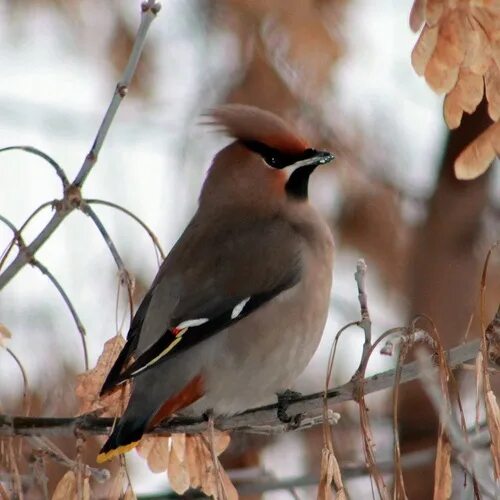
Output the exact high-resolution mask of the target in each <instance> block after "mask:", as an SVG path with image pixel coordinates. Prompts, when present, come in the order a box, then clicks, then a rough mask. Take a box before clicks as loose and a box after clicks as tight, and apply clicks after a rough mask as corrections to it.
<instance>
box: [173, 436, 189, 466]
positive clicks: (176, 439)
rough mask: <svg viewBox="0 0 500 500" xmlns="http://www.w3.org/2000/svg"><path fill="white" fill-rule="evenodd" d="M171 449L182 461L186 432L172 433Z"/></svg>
mask: <svg viewBox="0 0 500 500" xmlns="http://www.w3.org/2000/svg"><path fill="white" fill-rule="evenodd" d="M171 439H172V451H173V452H174V453H175V454H176V455H177V458H178V459H179V460H180V461H181V462H183V461H184V454H185V451H186V434H172V436H171Z"/></svg>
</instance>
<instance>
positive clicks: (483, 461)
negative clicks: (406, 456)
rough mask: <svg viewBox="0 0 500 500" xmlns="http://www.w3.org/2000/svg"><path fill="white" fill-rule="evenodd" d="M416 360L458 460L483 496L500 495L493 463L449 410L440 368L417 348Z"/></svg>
mask: <svg viewBox="0 0 500 500" xmlns="http://www.w3.org/2000/svg"><path fill="white" fill-rule="evenodd" d="M417 359H418V363H419V365H420V376H419V378H420V379H421V381H422V387H423V388H424V390H425V392H426V393H427V395H428V396H429V398H430V399H431V401H432V404H433V406H434V408H435V409H436V411H437V412H438V414H439V421H440V423H441V424H442V425H443V426H444V428H445V430H446V434H447V435H448V438H449V440H450V443H451V444H452V446H453V448H454V450H455V451H456V452H458V453H457V457H456V458H457V461H458V462H459V463H460V464H461V466H462V467H463V468H464V470H466V471H468V472H469V474H470V475H471V476H472V477H474V478H475V479H476V481H477V482H478V484H479V486H480V488H481V490H482V493H483V494H484V495H486V496H487V497H488V498H498V494H499V493H500V491H499V489H498V487H497V486H496V485H495V483H494V482H493V481H492V480H491V478H490V476H489V471H490V470H491V466H489V464H488V458H487V454H486V453H480V452H479V450H477V449H475V448H474V447H473V446H472V445H471V444H470V443H469V442H468V439H467V437H466V436H464V434H463V432H462V430H461V429H460V426H459V424H458V422H457V421H456V419H455V418H454V416H453V415H452V413H451V411H450V408H449V405H448V403H447V397H446V396H445V395H443V394H442V392H441V390H440V389H439V387H440V383H439V381H438V376H437V369H436V368H434V367H433V365H432V361H431V359H430V358H429V357H428V356H425V355H424V354H423V353H422V352H420V351H417ZM485 455H486V456H485Z"/></svg>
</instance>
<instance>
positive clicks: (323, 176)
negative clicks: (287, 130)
mask: <svg viewBox="0 0 500 500" xmlns="http://www.w3.org/2000/svg"><path fill="white" fill-rule="evenodd" d="M162 3H163V9H162V11H161V13H160V15H159V16H158V18H157V19H156V20H155V21H154V23H153V25H152V28H151V30H150V33H149V34H148V37H147V45H146V48H145V52H144V54H143V57H142V59H141V61H140V64H139V67H138V71H137V73H136V76H135V78H134V80H133V82H132V85H131V88H130V91H129V94H128V96H127V98H126V100H125V101H124V102H123V104H122V106H121V108H120V110H119V112H118V115H117V117H116V119H115V121H114V123H113V125H112V128H111V131H110V133H109V136H108V138H107V139H106V142H105V144H104V147H103V149H102V152H101V154H100V157H99V161H98V163H97V165H96V166H95V168H94V170H93V171H92V172H91V174H90V176H89V178H88V180H87V182H86V184H85V186H84V191H83V194H84V196H85V197H89V198H100V199H106V200H109V201H112V202H114V203H118V204H120V205H123V206H125V207H127V208H128V209H129V210H131V211H132V212H133V213H135V214H136V215H137V216H139V217H140V218H141V219H143V220H144V221H145V222H146V223H147V224H148V225H149V226H150V227H151V228H152V229H153V231H154V232H155V233H156V235H157V236H158V238H159V241H160V242H161V244H162V246H163V248H164V249H165V250H166V251H168V249H169V248H170V247H171V246H172V245H173V243H174V242H175V240H176V239H177V237H178V236H179V234H180V232H181V231H182V229H183V227H184V225H185V224H186V222H187V221H188V220H189V218H190V216H191V215H192V213H193V212H194V209H195V207H196V203H197V196H198V192H199V189H200V187H201V184H202V182H203V178H204V173H205V171H206V170H207V168H208V167H209V164H210V161H211V158H212V157H213V155H214V153H215V152H216V151H218V150H219V149H220V148H221V147H223V146H224V145H226V144H227V143H228V139H227V138H225V137H222V136H220V135H219V134H217V133H215V132H214V131H213V130H210V129H208V128H207V127H204V126H202V125H201V124H200V121H201V120H200V114H201V113H202V112H204V111H205V110H207V109H208V108H210V107H213V106H216V105H217V104H219V103H224V102H239V103H245V104H253V105H257V106H260V107H262V108H265V109H269V110H271V111H274V112H275V113H277V114H279V115H281V116H283V117H284V118H286V119H287V120H289V121H290V122H293V123H294V124H295V125H296V127H297V128H298V129H300V130H301V131H302V133H303V134H304V135H305V136H306V137H309V138H310V139H311V142H312V143H313V144H314V145H316V146H317V147H320V148H326V149H329V150H331V151H333V152H335V154H336V156H337V160H336V161H335V164H334V166H333V168H324V169H322V170H321V173H318V174H317V175H315V176H314V177H313V180H312V186H311V199H312V201H313V203H314V204H315V205H316V206H317V207H318V208H319V209H320V210H321V211H322V212H323V214H324V215H325V217H326V218H327V219H328V221H329V222H330V224H331V227H332V230H333V233H334V237H335V240H336V247H337V255H336V266H335V271H334V287H333V293H332V299H331V312H330V317H329V320H328V324H327V328H326V331H325V335H324V339H323V342H322V344H321V346H320V349H319V350H318V352H317V353H316V355H315V357H314V359H313V361H312V362H311V364H310V366H309V367H308V369H307V371H306V372H305V373H304V374H303V376H302V377H301V379H300V380H299V381H298V382H297V387H296V389H298V390H300V391H302V392H317V391H319V390H321V389H322V387H323V385H324V379H325V373H326V364H327V359H328V352H329V349H330V346H331V343H332V339H333V337H334V336H335V333H336V332H337V331H338V330H339V328H340V327H341V326H342V325H344V324H345V323H347V322H349V321H353V320H356V319H358V317H359V310H358V307H359V306H358V303H357V292H356V286H355V282H354V279H353V273H354V271H355V266H356V260H357V259H358V258H360V257H363V258H365V260H366V262H367V264H368V293H369V303H370V308H371V314H372V320H373V328H374V332H375V333H376V334H377V335H378V334H380V333H382V332H384V331H385V330H387V329H388V328H390V327H394V326H399V325H404V324H406V322H407V321H408V320H409V319H411V318H412V317H413V316H414V314H415V313H426V314H428V315H429V316H431V317H432V318H433V320H434V321H435V323H436V325H437V327H438V329H439V331H440V334H441V337H442V339H443V342H444V344H445V346H446V347H451V346H454V345H458V344H459V343H460V342H462V341H463V338H464V336H465V333H466V331H467V329H468V327H469V322H470V318H471V315H472V314H473V313H474V312H475V311H477V306H478V297H479V283H480V273H481V269H482V265H483V262H484V258H485V255H486V252H487V250H488V248H489V247H490V245H491V244H492V243H493V242H494V241H495V239H498V236H499V233H500V231H499V227H500V196H499V193H500V178H499V177H500V176H499V175H498V169H490V170H489V171H488V172H487V173H486V174H485V175H483V176H482V177H480V178H478V179H477V180H475V181H471V182H461V181H457V180H456V179H455V178H454V175H453V168H452V167H453V160H454V159H455V157H456V156H457V154H458V153H459V152H460V151H461V150H462V149H463V148H464V146H465V145H467V144H468V143H469V142H470V141H471V140H472V139H473V138H474V137H476V136H477V135H478V134H479V133H480V132H481V131H482V130H484V129H485V128H486V127H487V126H488V125H489V123H491V122H490V120H489V118H488V116H487V114H486V112H485V106H480V107H479V108H478V110H477V111H476V112H475V113H474V114H473V115H471V116H466V117H464V120H463V123H462V125H461V127H460V128H458V129H457V130H456V131H454V132H452V133H450V132H449V131H448V130H447V128H446V126H445V124H444V121H443V118H442V98H440V97H438V96H436V95H435V94H433V92H432V91H431V90H430V89H429V87H428V86H427V84H426V83H425V81H424V80H423V79H422V78H419V77H418V76H417V75H416V74H415V72H414V70H413V69H412V67H411V64H410V54H411V50H412V48H413V46H414V44H415V41H416V38H417V36H416V35H415V34H414V33H412V32H411V30H410V28H409V24H408V16H409V12H410V10H411V7H412V0H379V1H377V2H373V1H370V0H293V1H291V2H281V1H279V0H252V1H250V0H219V1H214V0H198V1H192V2H183V1H180V0H164V1H163V2H162ZM138 22H139V2H138V1H135V0H129V1H127V2H124V1H119V0H112V1H111V0H110V1H108V2H93V1H91V0H66V1H59V0H24V1H23V2H17V1H13V0H10V1H9V0H3V1H0V67H1V68H2V71H1V78H0V148H1V147H6V146H11V145H18V144H27V145H31V146H35V147H38V148H40V149H41V150H43V151H45V152H46V153H47V154H49V155H51V156H52V157H53V158H54V159H56V160H57V161H58V162H59V164H60V165H62V166H63V168H64V169H65V171H66V173H67V175H68V177H69V178H70V179H72V178H73V177H74V176H75V174H76V172H77V171H78V169H79V168H80V166H81V164H82V162H83V159H84V158H85V155H86V154H87V152H88V150H89V148H90V146H91V143H92V141H93V138H94V136H95V133H96V131H97V128H98V126H99V124H100V120H101V119H102V116H103V114H104V111H105V109H106V107H107V105H108V103H109V100H110V98H111V95H112V93H113V91H114V87H115V84H116V81H117V79H118V78H119V75H120V73H121V71H122V69H123V67H124V65H125V63H126V61H127V58H128V55H129V52H130V49H131V46H132V44H133V40H134V37H135V32H136V29H137V26H138ZM58 197H61V192H60V181H59V179H58V178H57V177H56V176H55V175H54V173H53V171H51V170H50V168H49V167H48V166H47V165H46V164H44V163H43V162H42V160H41V159H39V158H37V157H35V156H30V155H27V154H24V153H20V152H5V153H2V154H1V155H0V213H1V214H2V215H3V216H5V217H7V218H8V219H10V220H11V221H12V222H13V223H14V224H16V225H17V226H20V225H21V224H22V223H23V221H24V220H25V219H26V217H28V215H29V214H30V213H31V212H32V211H33V210H34V209H35V208H36V207H37V206H39V205H40V204H41V203H43V202H45V201H47V200H51V199H55V198H58ZM94 208H95V211H96V212H97V213H98V215H99V217H100V218H101V220H102V221H103V223H104V224H105V226H106V228H107V230H108V232H109V233H110V235H111V237H112V239H113V241H114V242H115V244H116V247H117V249H118V251H119V253H120V255H121V256H122V258H123V260H124V263H125V265H126V267H127V269H128V270H129V271H130V272H131V274H132V275H133V276H134V278H135V280H136V289H135V297H134V298H135V301H136V304H137V302H138V301H140V299H141V297H142V294H143V293H144V291H145V290H146V289H147V287H148V286H149V284H150V282H151V280H152V279H153V277H154V275H155V272H156V269H157V266H158V263H157V259H156V257H155V252H154V249H153V246H152V244H151V241H150V239H149V237H148V236H147V234H146V233H145V232H144V231H143V230H142V229H141V228H140V227H139V226H138V225H137V224H136V223H135V222H134V221H132V220H131V219H129V218H127V217H126V216H124V215H123V214H121V213H119V212H116V211H114V210H112V209H111V208H108V207H105V206H95V207H94ZM51 215H52V214H51V209H50V208H47V209H45V210H44V211H42V212H41V213H40V214H39V215H38V216H37V217H36V219H35V220H34V221H33V222H32V223H30V225H29V226H28V228H27V230H26V232H25V239H26V241H31V239H32V238H33V237H35V236H36V235H37V234H38V232H39V231H40V230H41V229H42V228H43V227H44V225H45V224H46V223H47V221H48V220H49V218H50V217H51ZM11 237H12V233H11V231H10V229H9V228H8V227H6V226H4V225H0V247H1V248H2V249H3V248H4V247H6V246H7V245H8V243H9V241H10V239H11ZM37 257H38V258H39V260H40V261H41V262H42V263H43V264H44V265H45V266H46V267H47V268H49V269H50V270H51V272H52V273H53V274H54V275H55V277H56V278H57V279H58V280H59V282H60V283H61V285H62V286H63V287H64V289H65V290H66V292H67V294H68V296H69V297H70V299H71V301H72V302H73V304H74V306H75V308H76V310H77V311H78V314H79V315H80V318H81V320H82V323H83V324H84V325H85V328H86V330H87V343H88V347H89V357H90V366H94V365H95V362H96V360H97V358H98V356H99V354H100V352H101V351H102V347H103V344H104V342H105V341H106V340H107V339H109V338H110V337H113V336H114V335H115V334H116V333H117V331H121V332H122V333H123V334H124V335H125V334H126V332H127V322H128V317H127V312H126V311H127V309H126V307H127V303H126V300H125V295H126V293H125V292H124V290H123V289H122V290H121V291H120V294H119V296H118V288H119V276H118V272H117V269H116V266H115V264H114V261H113V259H112V257H111V254H110V253H109V250H108V248H107V247H106V245H105V244H104V242H103V240H102V238H101V236H100V234H99V233H98V231H97V229H96V228H95V226H94V225H93V224H92V222H91V220H90V219H88V218H87V217H86V216H85V215H83V214H82V213H80V212H74V213H72V214H71V215H70V216H69V217H68V218H67V219H66V220H65V221H64V223H63V224H62V226H61V227H60V228H59V229H58V230H57V231H56V232H55V234H54V235H53V236H52V237H51V239H50V240H49V241H48V242H47V244H45V245H44V246H43V248H42V249H41V250H40V251H39V252H38V254H37ZM490 272H491V275H490V276H491V278H490V292H489V295H488V297H489V298H488V303H487V315H486V317H487V318H491V317H492V316H493V313H494V310H495V308H496V307H497V306H498V297H499V296H500V280H499V279H498V277H499V276H500V262H499V259H498V257H496V258H495V257H494V258H493V260H492V263H491V267H490ZM495 300H496V304H495ZM0 323H2V324H4V325H5V326H6V327H8V329H9V330H10V332H11V333H12V338H11V339H10V341H9V344H8V346H9V348H10V349H11V350H12V351H13V352H14V353H15V354H16V355H17V356H18V358H19V359H20V360H21V362H22V364H23V366H24V368H25V370H26V372H27V376H28V380H29V387H30V392H31V394H32V397H33V408H32V414H33V415H45V416H56V415H58V416H60V415H73V414H75V412H76V410H77V402H76V400H75V397H74V393H73V390H74V383H75V379H74V376H75V375H76V374H77V373H80V372H82V371H84V364H83V352H82V346H81V341H80V339H79V334H78V331H77V329H76V327H75V324H74V322H73V320H72V318H71V316H70V314H69V311H68V309H67V307H66V306H65V304H64V303H63V301H62V300H61V297H60V296H59V295H58V293H57V291H56V290H55V288H54V287H53V286H52V284H51V283H50V282H49V281H48V279H47V278H46V277H45V276H43V275H42V274H41V273H40V272H39V271H38V270H37V269H34V268H31V267H28V266H27V267H25V268H24V269H23V270H22V271H21V272H20V273H19V274H18V275H17V276H16V277H15V278H14V279H13V280H12V281H11V282H10V283H9V284H8V286H6V287H5V289H3V290H2V292H1V294H0ZM470 332H471V333H470V335H471V336H472V335H477V334H478V328H477V314H476V316H475V317H474V319H473V321H472V324H471V326H470ZM362 342H363V332H362V331H361V330H359V331H357V330H356V329H351V330H350V331H349V332H348V334H346V335H344V337H343V339H342V341H341V343H340V346H339V352H338V354H337V358H336V359H337V362H336V364H335V367H334V375H333V380H332V383H331V385H332V386H333V385H339V384H342V383H344V382H346V381H348V380H349V378H350V377H351V376H352V374H353V372H354V370H355V368H356V367H357V364H358V363H359V359H360V355H361V346H362ZM393 363H394V361H393V360H392V359H390V358H387V357H383V356H381V355H379V354H378V353H375V354H374V356H373V357H372V361H371V362H370V365H369V373H376V372H379V371H382V370H384V369H387V368H389V367H391V366H392V365H393ZM467 383H469V384H473V383H474V379H473V378H471V379H470V380H469V381H468V379H467V375H465V376H464V384H465V386H466V387H467ZM22 391H23V382H22V377H21V374H20V372H19V369H18V367H17V366H16V364H15V363H14V361H13V360H12V359H11V358H10V357H9V356H8V355H7V353H6V352H5V351H0V410H1V412H3V413H10V414H15V413H20V412H21V404H22ZM423 398H424V396H423V394H421V392H420V390H419V387H418V385H417V384H415V385H407V386H405V390H404V391H403V392H402V399H401V406H400V424H401V436H402V446H403V453H406V452H411V451H414V450H416V449H420V448H424V449H425V448H426V447H428V446H431V445H433V444H434V443H435V432H436V427H435V426H436V422H435V419H434V415H433V411H432V410H431V407H430V405H429V404H428V403H427V402H425V401H424V399H423ZM368 404H369V407H370V410H371V412H370V415H371V418H372V422H373V425H374V430H375V440H376V443H377V452H378V454H379V459H380V461H381V462H388V461H390V460H391V457H392V433H391V432H392V431H391V426H390V418H391V408H390V394H389V393H388V392H387V393H386V392H383V393H377V394H375V395H374V396H372V397H369V398H368ZM335 411H338V412H340V413H341V415H342V419H341V422H340V423H339V424H338V425H337V426H336V427H335V428H334V436H335V442H336V449H337V453H338V458H339V460H340V463H341V468H342V467H345V468H346V470H347V469H348V468H349V467H351V469H352V470H353V471H354V473H353V474H350V475H347V476H346V477H347V478H349V479H347V487H348V490H349V492H350V493H351V495H352V498H364V495H368V494H369V492H370V491H371V489H370V481H369V479H367V477H366V476H364V475H363V474H361V473H356V470H357V469H356V467H357V465H362V464H363V463H364V457H363V453H362V448H361V440H360V433H359V424H358V421H357V408H356V406H355V405H354V403H349V404H345V405H342V406H340V407H338V408H335ZM470 422H472V419H471V421H470ZM321 439H322V437H321V429H320V428H318V429H313V430H311V431H307V432H301V433H289V434H287V435H283V436H278V437H273V438H259V439H255V438H250V437H248V436H247V437H241V436H235V437H233V442H232V445H231V449H230V450H229V451H228V452H226V454H225V458H224V461H225V465H226V468H227V469H229V470H234V469H236V468H243V469H244V470H245V471H246V473H247V475H250V476H252V474H254V475H260V476H262V477H266V478H271V479H272V478H277V479H283V480H287V479H290V478H302V483H303V484H306V485H307V484H309V486H308V487H300V488H296V491H295V493H296V494H297V495H298V496H299V498H313V497H314V495H315V491H316V487H315V486H314V484H315V480H317V477H318V474H319V461H320V459H321V446H322V441H321ZM91 441H92V440H91ZM58 443H59V445H60V446H61V447H63V449H65V450H66V452H67V453H68V454H70V455H71V454H73V455H74V443H73V442H72V440H70V439H68V440H66V441H65V440H58ZM97 447H98V443H97V442H96V443H90V444H89V446H88V447H87V451H86V453H87V455H88V456H87V462H88V463H90V464H93V460H94V458H93V457H94V456H95V455H93V453H95V450H96V449H97ZM129 455H130V457H128V458H127V463H128V466H129V471H130V475H131V478H132V484H133V485H134V488H135V490H136V492H137V493H138V494H150V493H151V494H152V493H157V492H166V491H168V481H167V478H166V475H165V474H157V475H155V474H152V473H150V472H149V471H148V469H147V467H146V466H145V465H144V464H143V463H142V461H141V460H140V459H139V458H138V457H137V456H136V455H135V454H134V453H131V454H129ZM358 468H359V467H358ZM432 470H433V464H432V453H431V455H430V459H429V460H427V461H425V460H424V463H423V464H422V463H420V464H417V465H415V464H413V466H412V467H408V468H407V469H406V470H405V474H406V480H407V483H406V484H407V492H408V494H409V496H410V498H430V497H431V496H432V493H431V492H432V485H433V479H432ZM63 473H64V469H63V468H61V467H59V466H57V465H53V466H51V469H50V473H49V485H50V487H51V488H53V486H54V485H55V484H56V483H57V481H58V479H59V478H60V477H61V475H62V474H63ZM243 475H244V474H243ZM351 476H352V477H351ZM1 479H2V478H1V475H0V480H1ZM388 481H389V482H390V476H388ZM249 491H250V490H249ZM95 493H96V495H101V497H102V498H106V495H107V493H106V485H100V486H97V485H96V486H95ZM290 495H291V493H290V491H286V490H285V491H283V490H279V491H274V492H268V493H266V494H265V496H264V498H266V499H273V500H274V499H280V498H291V496H290ZM33 498H36V496H34V497H33ZM246 498H260V496H259V495H258V492H257V493H256V492H254V494H253V496H247V497H246Z"/></svg>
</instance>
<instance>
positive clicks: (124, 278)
mask: <svg viewBox="0 0 500 500" xmlns="http://www.w3.org/2000/svg"><path fill="white" fill-rule="evenodd" d="M80 209H81V211H82V212H83V213H84V214H85V215H88V216H89V217H90V218H91V219H92V221H93V222H94V224H95V225H96V227H97V229H98V230H99V232H100V233H101V236H102V237H103V239H104V242H105V243H106V245H107V247H108V248H109V251H110V252H111V255H112V256H113V259H114V261H115V263H116V267H118V271H119V273H120V283H121V284H124V285H125V286H126V287H127V292H128V302H129V309H130V320H131V321H132V316H133V313H134V303H133V296H132V291H133V280H132V277H131V276H130V274H129V272H128V271H127V269H126V268H125V264H124V263H123V260H122V258H121V257H120V254H119V253H118V250H117V249H116V246H115V244H114V243H113V240H112V239H111V237H110V236H109V233H108V232H107V231H106V228H105V227H104V224H103V223H102V222H101V219H99V217H98V216H97V214H96V213H95V212H94V211H93V210H92V208H91V207H90V206H89V205H87V204H86V203H84V202H83V201H82V204H81V206H80Z"/></svg>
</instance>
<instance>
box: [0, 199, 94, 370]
mask: <svg viewBox="0 0 500 500" xmlns="http://www.w3.org/2000/svg"><path fill="white" fill-rule="evenodd" d="M45 205H46V204H45V203H44V204H42V205H40V206H39V207H38V208H37V209H36V210H35V211H34V212H33V213H32V214H31V215H30V217H28V219H27V220H26V221H25V223H24V224H23V227H25V226H26V225H27V224H28V223H29V221H30V219H31V218H33V217H34V215H36V213H37V212H38V211H40V210H41V209H42V208H43V207H44V206H45ZM0 220H2V221H3V222H4V223H5V224H7V225H8V226H9V227H10V229H11V230H12V232H13V233H14V237H13V241H16V242H17V245H18V246H19V252H20V253H24V252H26V247H25V244H24V241H23V239H22V236H21V230H19V229H17V228H16V226H15V225H14V224H12V222H10V221H9V220H8V219H7V218H6V217H4V216H2V215H0ZM29 262H30V264H31V265H32V266H33V267H36V268H37V269H39V270H40V272H41V273H42V274H44V275H45V276H47V278H49V280H50V281H51V283H52V284H53V285H54V286H55V287H56V290H57V291H58V292H59V294H60V295H61V297H62V299H63V300H64V303H65V304H66V305H67V306H68V309H69V311H70V313H71V316H72V317H73V320H74V321H75V324H76V328H77V329H78V332H79V333H80V338H81V340H82V347H83V359H84V365H85V371H87V370H88V369H89V356H88V352H87V342H86V340H85V335H86V331H85V327H84V326H83V324H82V322H81V320H80V317H79V316H78V313H77V312H76V309H75V308H74V306H73V303H72V302H71V300H70V299H69V297H68V294H67V293H66V292H65V290H64V288H63V287H62V286H61V284H60V283H59V281H57V279H56V277H55V276H54V275H53V274H52V273H51V272H50V271H49V270H48V269H47V267H45V266H44V265H43V264H42V263H41V262H40V261H39V260H37V259H35V258H34V257H32V258H31V259H30V261H29Z"/></svg>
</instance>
